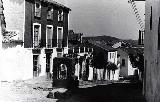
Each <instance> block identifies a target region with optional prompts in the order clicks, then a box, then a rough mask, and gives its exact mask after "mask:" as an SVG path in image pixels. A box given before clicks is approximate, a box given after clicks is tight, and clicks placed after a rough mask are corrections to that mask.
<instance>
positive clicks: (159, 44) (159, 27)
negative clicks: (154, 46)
mask: <svg viewBox="0 0 160 102" xmlns="http://www.w3.org/2000/svg"><path fill="white" fill-rule="evenodd" d="M158 50H160V17H159V21H158Z"/></svg>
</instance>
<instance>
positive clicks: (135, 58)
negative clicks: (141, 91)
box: [129, 49, 144, 78]
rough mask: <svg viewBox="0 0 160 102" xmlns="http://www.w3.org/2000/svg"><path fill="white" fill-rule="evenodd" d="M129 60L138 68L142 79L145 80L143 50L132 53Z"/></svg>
mask: <svg viewBox="0 0 160 102" xmlns="http://www.w3.org/2000/svg"><path fill="white" fill-rule="evenodd" d="M129 58H130V61H131V64H132V66H133V67H134V68H138V69H139V71H140V73H142V75H141V76H140V77H142V78H143V73H144V52H143V50H141V49H138V50H137V51H136V53H130V54H129Z"/></svg>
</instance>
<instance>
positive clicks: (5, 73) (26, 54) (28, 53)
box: [0, 46, 33, 81]
mask: <svg viewBox="0 0 160 102" xmlns="http://www.w3.org/2000/svg"><path fill="white" fill-rule="evenodd" d="M31 59H33V56H32V50H27V49H24V48H22V47H20V46H17V47H15V48H9V49H1V50H0V65H1V67H0V80H1V81H13V80H25V79H30V78H32V77H33V66H32V65H33V61H32V60H31Z"/></svg>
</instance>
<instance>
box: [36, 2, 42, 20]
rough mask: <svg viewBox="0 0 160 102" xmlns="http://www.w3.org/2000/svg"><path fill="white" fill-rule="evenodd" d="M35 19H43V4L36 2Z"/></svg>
mask: <svg viewBox="0 0 160 102" xmlns="http://www.w3.org/2000/svg"><path fill="white" fill-rule="evenodd" d="M35 17H41V3H39V2H35Z"/></svg>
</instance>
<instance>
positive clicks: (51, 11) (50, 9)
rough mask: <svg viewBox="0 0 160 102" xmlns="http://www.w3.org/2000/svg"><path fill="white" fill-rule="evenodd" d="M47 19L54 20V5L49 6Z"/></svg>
mask: <svg viewBox="0 0 160 102" xmlns="http://www.w3.org/2000/svg"><path fill="white" fill-rule="evenodd" d="M47 19H50V20H53V7H48V10H47Z"/></svg>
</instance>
